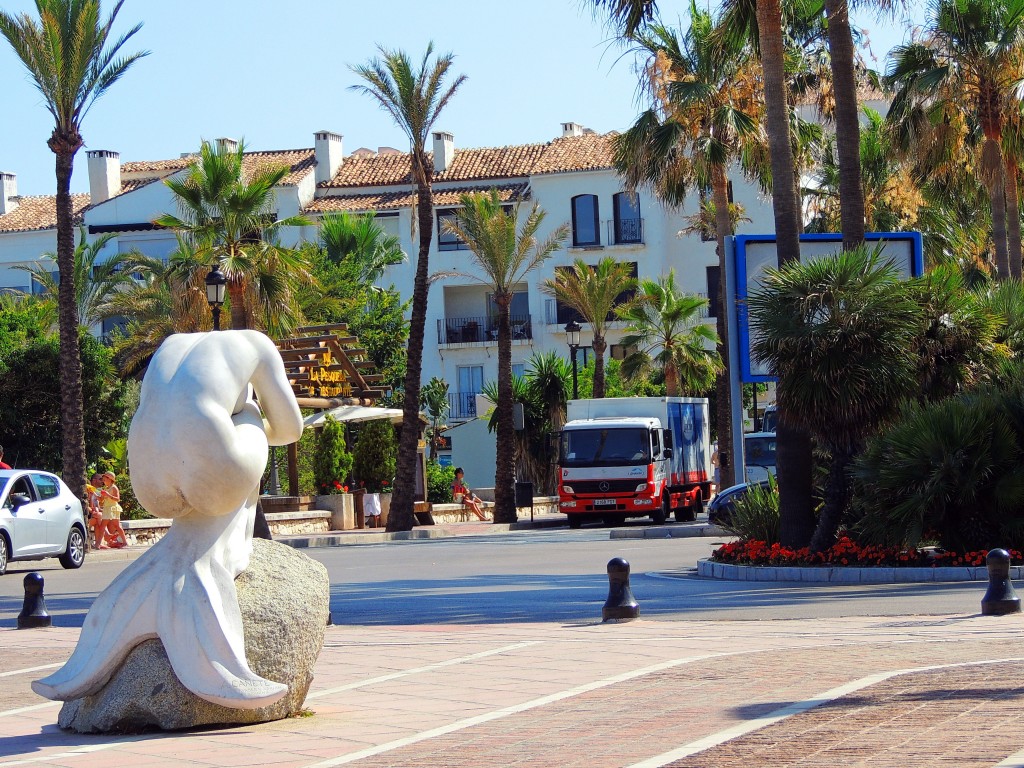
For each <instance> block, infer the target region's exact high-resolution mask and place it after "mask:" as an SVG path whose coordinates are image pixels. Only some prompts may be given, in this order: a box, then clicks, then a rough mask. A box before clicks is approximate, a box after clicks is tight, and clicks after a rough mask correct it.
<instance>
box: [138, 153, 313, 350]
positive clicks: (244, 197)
mask: <svg viewBox="0 0 1024 768" xmlns="http://www.w3.org/2000/svg"><path fill="white" fill-rule="evenodd" d="M244 161H245V144H244V142H239V143H238V144H237V145H236V146H234V147H232V146H229V145H226V144H225V145H223V146H220V147H218V146H215V145H214V144H212V143H210V142H208V141H204V142H203V144H202V146H201V147H200V149H199V156H198V158H197V159H196V160H195V161H194V162H193V163H192V164H191V165H190V166H189V167H188V169H187V170H186V171H185V172H184V174H182V175H175V176H172V177H171V178H169V179H167V181H165V182H164V183H165V184H166V185H167V186H168V187H169V188H170V190H171V192H173V193H174V197H175V199H176V201H177V206H178V215H177V216H175V215H174V214H170V213H166V214H164V215H163V216H160V217H159V218H158V219H157V220H156V222H155V223H156V224H158V225H160V226H162V227H167V228H169V229H173V230H175V231H176V232H178V233H179V234H181V235H182V236H183V237H185V238H186V239H187V240H188V241H189V242H190V243H191V245H192V257H193V259H194V260H193V261H190V262H188V263H185V262H183V263H181V264H180V267H181V268H183V269H185V268H187V269H190V270H201V271H205V270H206V269H207V268H208V267H211V266H214V265H216V266H219V267H220V268H221V270H222V271H223V272H224V275H225V277H227V280H228V283H227V290H228V301H229V304H230V307H231V327H232V328H236V329H245V328H252V327H254V326H256V325H262V326H263V328H264V329H265V330H266V331H267V332H268V333H269V334H270V335H272V336H277V335H284V334H287V333H288V332H290V330H291V329H292V328H293V327H294V326H295V325H296V317H295V302H294V294H295V287H296V283H301V282H308V280H309V273H308V271H307V269H306V266H305V264H304V263H303V261H302V259H301V258H300V257H299V256H298V252H297V251H294V250H292V249H289V248H282V247H280V246H279V245H277V243H276V242H274V237H275V235H276V233H277V232H278V231H279V230H280V229H281V228H282V227H301V226H304V225H306V224H309V223H311V222H310V221H309V220H308V219H307V218H306V217H305V216H301V215H300V216H290V217H288V218H285V219H276V218H275V215H276V214H275V199H274V187H276V186H277V185H278V184H280V183H281V181H282V180H283V179H284V177H285V176H286V175H287V174H288V167H287V166H264V167H258V168H256V169H255V170H253V171H252V172H251V173H247V171H246V169H245V166H244Z"/></svg>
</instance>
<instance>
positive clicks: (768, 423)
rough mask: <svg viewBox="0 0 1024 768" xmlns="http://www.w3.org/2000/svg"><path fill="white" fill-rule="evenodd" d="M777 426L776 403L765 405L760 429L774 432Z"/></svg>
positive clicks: (777, 413)
mask: <svg viewBox="0 0 1024 768" xmlns="http://www.w3.org/2000/svg"><path fill="white" fill-rule="evenodd" d="M778 428H779V408H778V406H776V405H769V406H766V407H765V409H764V416H763V417H762V419H761V431H763V432H776V431H778Z"/></svg>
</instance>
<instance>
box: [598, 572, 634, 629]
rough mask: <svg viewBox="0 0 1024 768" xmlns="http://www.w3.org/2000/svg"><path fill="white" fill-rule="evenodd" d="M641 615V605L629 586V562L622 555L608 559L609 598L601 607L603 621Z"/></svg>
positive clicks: (632, 617)
mask: <svg viewBox="0 0 1024 768" xmlns="http://www.w3.org/2000/svg"><path fill="white" fill-rule="evenodd" d="M639 615H640V605H639V604H638V603H637V601H636V600H635V599H634V597H633V592H632V590H630V588H629V563H628V562H626V561H625V560H623V559H622V558H621V557H613V558H612V559H611V560H609V561H608V600H607V601H606V602H605V604H604V608H602V609H601V621H611V620H614V619H622V620H626V621H628V620H629V619H635V618H636V617H637V616H639Z"/></svg>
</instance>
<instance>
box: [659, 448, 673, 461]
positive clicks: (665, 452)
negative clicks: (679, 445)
mask: <svg viewBox="0 0 1024 768" xmlns="http://www.w3.org/2000/svg"><path fill="white" fill-rule="evenodd" d="M661 455H662V456H664V457H665V458H666V459H671V458H672V449H671V448H665V449H664V450H663V451H662V452H661Z"/></svg>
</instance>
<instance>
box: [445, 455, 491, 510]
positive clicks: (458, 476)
mask: <svg viewBox="0 0 1024 768" xmlns="http://www.w3.org/2000/svg"><path fill="white" fill-rule="evenodd" d="M465 474H466V473H465V472H463V471H462V467H456V468H455V482H454V483H452V496H454V497H455V503H456V504H459V503H461V504H462V505H463V506H465V507H469V508H470V509H471V510H472V511H473V514H474V515H476V516H477V517H478V518H479V519H480V520H486V519H487V518H486V517H485V516H484V511H483V508H482V507H481V506H480V497H479V496H477V495H476V494H475V493H473V492H472V491H471V490H469V488H467V487H466V483H465V481H464V480H463V478H464V477H465Z"/></svg>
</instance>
